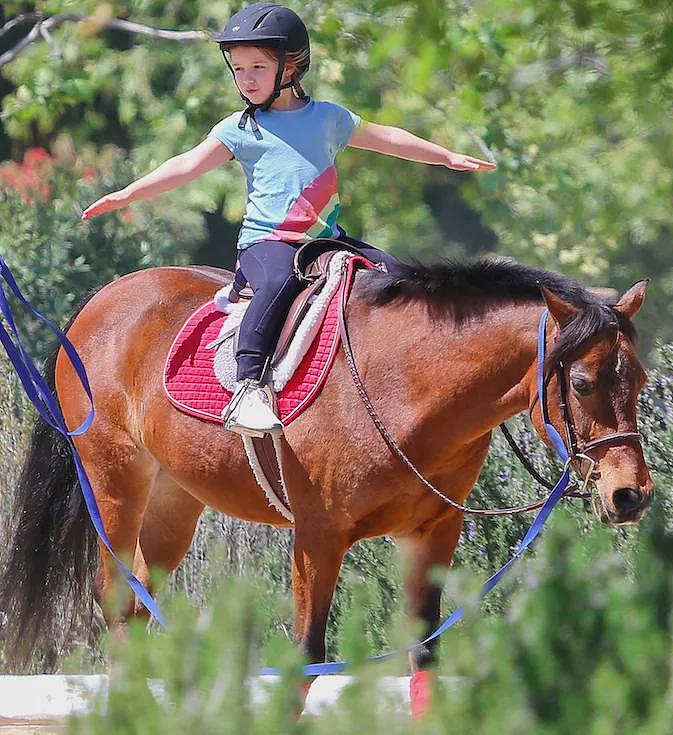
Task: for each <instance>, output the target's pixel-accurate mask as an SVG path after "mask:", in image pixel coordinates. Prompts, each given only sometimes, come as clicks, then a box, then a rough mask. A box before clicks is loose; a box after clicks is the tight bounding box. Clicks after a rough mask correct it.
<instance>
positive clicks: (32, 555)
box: [0, 294, 98, 668]
mask: <svg viewBox="0 0 673 735" xmlns="http://www.w3.org/2000/svg"><path fill="white" fill-rule="evenodd" d="M92 295H93V294H91V295H90V296H89V297H88V298H87V299H86V300H85V301H84V303H82V304H81V305H80V306H79V308H78V309H77V311H76V312H75V314H73V316H72V317H71V319H70V322H69V324H68V326H70V324H72V322H73V321H74V319H75V316H76V315H77V314H78V313H79V311H81V309H82V308H83V306H84V304H85V303H86V302H87V301H88V300H89V298H91V296H92ZM67 328H68V327H66V329H67ZM57 354H58V347H57V348H56V349H54V350H53V352H52V353H51V355H50V356H49V358H48V359H47V361H46V364H45V374H44V378H45V380H46V382H47V383H48V385H49V387H50V388H51V389H52V390H54V388H55V378H54V374H55V369H56V355H57ZM14 508H15V522H14V529H13V534H12V536H10V539H13V540H10V544H11V546H10V548H9V549H8V550H7V554H8V556H7V564H6V566H5V569H4V571H3V573H2V579H0V621H1V623H0V634H1V636H2V638H3V639H4V644H5V646H4V650H5V659H6V663H7V664H8V665H9V666H10V667H12V668H23V667H25V666H26V665H27V664H28V663H29V662H30V660H31V658H32V656H33V654H34V653H35V652H36V650H40V651H41V652H42V653H43V654H44V655H45V656H46V657H47V660H50V659H53V655H54V653H55V652H57V651H58V650H59V649H60V648H61V646H62V644H63V640H64V637H65V636H66V635H67V632H68V630H69V628H70V626H71V624H72V622H73V621H74V620H75V619H76V618H77V617H78V616H79V614H80V613H82V612H84V611H87V610H88V611H91V610H92V593H93V580H94V576H95V574H96V569H97V555H98V547H97V543H96V532H95V529H94V528H93V525H92V523H91V520H90V518H89V514H88V511H87V509H86V505H85V503H84V498H83V496H82V491H81V488H80V484H79V480H78V478H77V472H76V469H75V462H74V460H73V458H72V454H71V452H70V445H69V444H68V441H67V440H66V438H65V437H63V436H62V435H61V434H60V433H59V432H57V431H55V430H54V429H52V428H51V427H50V426H49V425H48V424H47V423H46V422H45V421H44V420H43V419H42V418H40V417H39V416H38V418H37V421H36V423H35V426H34V428H33V435H32V438H31V441H30V446H29V449H28V453H27V455H26V459H25V461H24V465H23V469H22V471H21V476H20V478H19V485H18V488H17V491H16V495H15V501H14Z"/></svg>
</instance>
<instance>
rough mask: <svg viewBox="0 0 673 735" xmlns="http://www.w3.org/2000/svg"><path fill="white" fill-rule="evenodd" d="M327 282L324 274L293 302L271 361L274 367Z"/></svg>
mask: <svg viewBox="0 0 673 735" xmlns="http://www.w3.org/2000/svg"><path fill="white" fill-rule="evenodd" d="M326 281H327V275H325V274H323V275H322V276H320V277H319V278H318V279H317V280H315V281H314V282H313V283H312V284H311V285H310V286H309V287H308V288H305V289H304V290H303V291H302V292H301V293H300V294H299V295H298V296H297V298H296V299H295V300H294V301H293V303H292V306H291V307H290V311H289V312H288V315H287V318H286V319H285V324H283V329H282V331H281V333H280V337H279V338H278V343H277V345H276V350H275V352H274V353H273V359H272V360H271V364H272V365H277V364H278V362H280V360H281V358H282V357H283V355H285V353H286V352H287V349H288V347H289V346H290V343H291V342H292V337H294V333H295V332H296V331H297V327H298V326H299V324H300V323H301V321H302V319H303V318H304V317H305V316H306V313H307V312H308V310H309V307H310V305H311V299H312V297H313V296H314V295H315V294H317V293H318V292H319V291H320V290H321V289H322V287H323V286H324V285H325V282H326Z"/></svg>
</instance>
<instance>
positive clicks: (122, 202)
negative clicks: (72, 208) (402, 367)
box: [82, 191, 131, 219]
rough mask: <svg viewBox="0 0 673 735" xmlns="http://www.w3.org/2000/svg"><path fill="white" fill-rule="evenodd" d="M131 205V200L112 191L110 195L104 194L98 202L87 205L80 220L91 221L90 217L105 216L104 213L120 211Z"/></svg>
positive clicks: (119, 192) (118, 192) (120, 193)
mask: <svg viewBox="0 0 673 735" xmlns="http://www.w3.org/2000/svg"><path fill="white" fill-rule="evenodd" d="M130 203H131V198H130V197H129V196H127V195H126V194H123V193H122V192H121V191H113V192H112V193H111V194H106V195H105V196H104V197H101V198H100V199H99V200H98V201H96V202H94V203H93V204H91V205H89V206H88V207H87V208H86V209H85V210H84V211H83V212H82V219H91V217H98V215H99V214H105V213H106V212H113V211H114V210H115V209H122V207H125V206H127V205H128V204H130Z"/></svg>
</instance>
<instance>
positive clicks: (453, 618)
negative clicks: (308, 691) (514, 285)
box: [258, 309, 570, 676]
mask: <svg viewBox="0 0 673 735" xmlns="http://www.w3.org/2000/svg"><path fill="white" fill-rule="evenodd" d="M548 314H549V312H548V311H547V310H546V309H545V311H544V312H543V314H542V316H541V317H540V325H539V328H538V340H537V389H538V400H539V402H540V409H541V411H542V417H543V421H544V425H545V429H546V430H547V434H548V435H549V438H550V439H551V441H552V444H553V445H554V448H555V449H556V451H557V452H558V454H559V456H560V457H561V459H562V460H563V461H564V462H565V467H564V470H563V474H562V475H561V478H560V479H559V481H558V482H557V483H556V485H555V486H554V488H553V489H552V491H551V492H550V493H549V495H548V496H547V499H546V500H545V502H544V505H543V506H542V507H541V508H540V510H539V511H538V514H537V515H536V516H535V519H534V520H533V523H532V524H531V526H530V528H529V529H528V531H527V532H526V535H525V536H524V537H523V539H522V540H521V542H520V543H519V545H518V546H517V549H516V551H515V552H514V555H513V556H512V558H511V559H510V560H509V561H508V562H506V563H505V564H504V565H503V566H502V567H500V569H498V571H497V572H496V573H495V574H493V575H492V576H491V577H489V578H488V579H487V580H486V581H485V582H484V584H483V586H482V588H481V591H480V593H479V598H478V599H479V600H481V599H482V598H483V597H484V596H485V595H487V594H488V593H489V592H490V591H491V590H492V589H493V588H494V587H495V586H496V585H497V584H498V582H499V581H500V579H501V578H502V577H503V576H504V574H505V573H506V572H507V571H509V569H510V568H511V567H512V566H514V563H515V562H516V561H517V559H519V558H520V557H521V556H522V554H523V553H524V551H525V550H526V549H527V548H528V547H529V546H530V545H531V544H532V543H533V541H534V540H535V538H536V537H537V536H538V534H539V533H540V531H541V530H542V527H543V526H544V524H545V521H546V520H547V518H548V517H549V514H550V513H551V512H552V510H553V508H554V506H555V505H556V504H557V503H558V502H559V500H560V499H561V498H562V497H563V494H564V493H565V491H566V488H567V487H568V483H569V481H570V462H569V457H570V455H569V454H568V450H567V449H566V446H565V444H564V443H563V439H561V437H560V435H559V433H558V432H557V431H556V429H555V428H554V427H553V426H552V425H551V424H550V423H549V421H548V420H547V415H546V410H545V408H544V406H545V405H546V402H545V396H544V360H545V335H546V326H547V316H548ZM464 613H465V611H464V608H462V607H459V608H458V609H457V610H454V611H453V612H452V613H451V615H450V616H449V617H448V618H447V619H446V620H445V621H444V622H443V623H442V624H441V625H440V626H439V627H438V628H437V630H435V631H434V633H431V634H430V635H429V636H428V637H427V638H425V639H424V640H422V641H420V642H419V643H415V644H414V645H413V646H409V647H408V648H402V649H399V650H397V651H391V652H390V653H384V654H382V655H380V656H372V657H371V658H368V659H367V661H368V662H379V661H386V660H388V659H390V658H392V657H394V656H399V655H400V654H402V653H408V652H409V651H412V650H413V649H414V648H416V647H417V646H422V645H424V644H426V643H429V642H430V641H432V640H434V639H435V638H439V636H440V635H442V633H444V632H445V631H447V630H448V629H449V628H451V627H452V626H454V625H455V624H456V623H457V622H458V621H459V620H461V618H462V617H463V615H464ZM349 665H350V664H349V662H348V661H331V662H329V663H323V664H308V665H307V666H304V668H303V672H304V674H305V675H306V676H320V675H324V674H340V673H341V672H342V671H344V670H346V669H347V668H348V666H349ZM258 673H259V674H262V675H265V674H278V673H279V671H278V669H276V668H273V667H265V668H261V669H258Z"/></svg>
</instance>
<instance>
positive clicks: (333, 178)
mask: <svg viewBox="0 0 673 735" xmlns="http://www.w3.org/2000/svg"><path fill="white" fill-rule="evenodd" d="M339 207H340V205H339V183H338V180H337V172H336V168H335V167H334V166H330V167H329V168H328V169H327V170H326V171H324V172H323V173H322V174H320V176H318V178H317V179H314V180H313V181H312V182H311V183H310V184H309V185H308V186H307V187H306V188H305V189H304V190H303V191H302V193H301V194H300V195H299V196H298V197H297V200H296V201H295V203H294V204H293V205H292V207H291V209H290V211H289V212H288V213H287V217H286V218H285V220H284V221H283V223H282V224H280V225H279V226H278V227H277V228H276V229H275V230H274V231H273V233H272V234H271V236H270V237H269V239H270V240H284V241H286V242H300V241H301V240H309V239H311V238H314V237H331V236H332V232H333V230H332V228H333V225H334V223H335V222H336V220H337V217H338V216H339Z"/></svg>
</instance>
